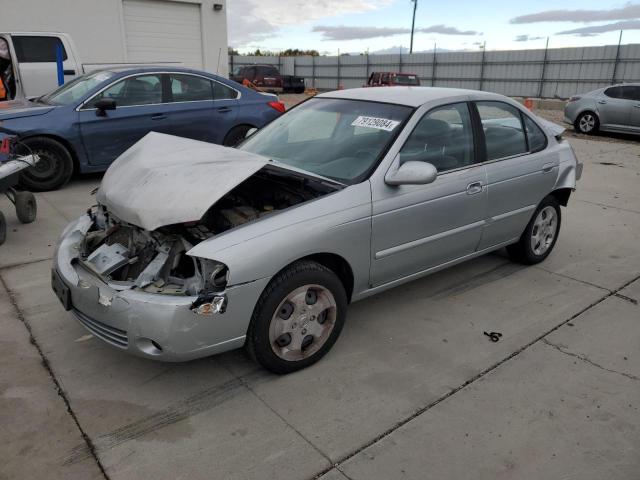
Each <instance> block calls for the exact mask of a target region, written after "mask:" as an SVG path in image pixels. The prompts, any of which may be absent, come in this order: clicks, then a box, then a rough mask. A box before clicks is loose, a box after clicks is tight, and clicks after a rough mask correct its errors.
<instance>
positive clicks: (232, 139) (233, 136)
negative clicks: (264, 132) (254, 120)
mask: <svg viewBox="0 0 640 480" xmlns="http://www.w3.org/2000/svg"><path fill="white" fill-rule="evenodd" d="M252 128H254V127H252V126H251V125H238V126H237V127H233V128H232V129H231V130H229V133H227V136H226V137H224V141H223V142H222V144H223V145H224V146H225V147H235V146H236V145H238V144H239V143H240V142H241V141H242V140H244V137H245V136H246V135H247V132H248V131H249V130H251V129H252Z"/></svg>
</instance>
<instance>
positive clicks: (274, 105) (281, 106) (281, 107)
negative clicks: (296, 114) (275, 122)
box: [267, 102, 287, 113]
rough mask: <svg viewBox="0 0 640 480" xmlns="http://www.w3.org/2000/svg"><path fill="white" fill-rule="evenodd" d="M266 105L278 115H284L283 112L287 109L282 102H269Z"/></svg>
mask: <svg viewBox="0 0 640 480" xmlns="http://www.w3.org/2000/svg"><path fill="white" fill-rule="evenodd" d="M267 105H269V106H270V107H271V108H273V109H274V110H277V111H279V112H280V113H284V111H285V110H286V109H287V107H285V106H284V103H282V102H269V103H267Z"/></svg>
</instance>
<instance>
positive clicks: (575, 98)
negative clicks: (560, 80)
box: [568, 97, 580, 103]
mask: <svg viewBox="0 0 640 480" xmlns="http://www.w3.org/2000/svg"><path fill="white" fill-rule="evenodd" d="M576 100H580V97H571V98H569V101H568V103H571V102H575V101H576Z"/></svg>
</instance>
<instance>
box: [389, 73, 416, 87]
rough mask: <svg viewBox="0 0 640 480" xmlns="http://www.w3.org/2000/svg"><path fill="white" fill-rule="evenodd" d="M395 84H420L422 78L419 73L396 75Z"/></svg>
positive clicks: (394, 77)
mask: <svg viewBox="0 0 640 480" xmlns="http://www.w3.org/2000/svg"><path fill="white" fill-rule="evenodd" d="M393 84H394V85H420V80H419V79H418V76H417V75H394V76H393Z"/></svg>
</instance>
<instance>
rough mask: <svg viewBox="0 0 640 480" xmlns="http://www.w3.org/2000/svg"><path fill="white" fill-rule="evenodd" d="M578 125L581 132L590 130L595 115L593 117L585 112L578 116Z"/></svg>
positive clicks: (594, 122)
mask: <svg viewBox="0 0 640 480" xmlns="http://www.w3.org/2000/svg"><path fill="white" fill-rule="evenodd" d="M578 125H579V126H580V131H581V132H583V133H589V132H591V131H592V130H593V129H594V128H595V126H596V117H594V116H593V115H592V114H590V113H585V114H584V115H582V117H580V121H579V122H578Z"/></svg>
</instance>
